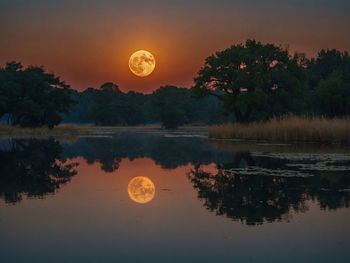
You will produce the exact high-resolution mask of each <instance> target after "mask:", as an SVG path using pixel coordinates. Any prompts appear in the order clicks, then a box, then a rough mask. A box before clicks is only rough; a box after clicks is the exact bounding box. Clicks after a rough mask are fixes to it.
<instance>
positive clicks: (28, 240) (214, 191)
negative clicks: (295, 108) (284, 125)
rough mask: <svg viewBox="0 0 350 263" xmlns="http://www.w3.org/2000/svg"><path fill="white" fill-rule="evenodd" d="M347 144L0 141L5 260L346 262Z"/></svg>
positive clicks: (1, 255)
mask: <svg viewBox="0 0 350 263" xmlns="http://www.w3.org/2000/svg"><path fill="white" fill-rule="evenodd" d="M349 152H350V150H349V147H345V146H336V145H330V146H324V145H323V146H322V145H312V144H308V145H269V144H257V143H242V142H241V143H238V142H227V141H210V140H207V139H205V138H200V137H196V136H184V135H181V134H172V133H169V134H166V133H152V132H149V133H142V132H120V133H117V134H114V135H111V136H101V137H81V138H76V139H74V138H68V139H54V138H51V139H7V138H3V139H1V140H0V236H1V239H0V261H1V262H140V261H141V262H349V261H348V260H349V258H350V249H349V245H350V208H349V205H350V154H349Z"/></svg>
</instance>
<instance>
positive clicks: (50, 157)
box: [0, 133, 350, 225]
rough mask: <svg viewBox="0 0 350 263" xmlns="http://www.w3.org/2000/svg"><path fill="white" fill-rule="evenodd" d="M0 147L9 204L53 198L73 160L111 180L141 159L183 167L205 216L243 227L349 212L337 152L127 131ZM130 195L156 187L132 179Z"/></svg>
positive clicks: (137, 198) (3, 194) (347, 167)
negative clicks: (314, 206) (315, 210)
mask: <svg viewBox="0 0 350 263" xmlns="http://www.w3.org/2000/svg"><path fill="white" fill-rule="evenodd" d="M8 142H10V144H8ZM0 146H1V151H0V198H2V199H4V200H5V201H6V202H9V203H16V202H18V201H20V200H21V199H22V196H23V195H26V196H28V197H39V198H40V197H44V196H45V195H47V194H49V193H54V192H55V191H56V190H57V189H58V188H60V187H61V186H62V185H64V184H66V183H67V182H69V181H70V179H71V178H72V176H74V175H75V174H76V170H75V166H76V165H77V164H75V163H72V162H71V161H67V160H73V159H75V158H77V157H81V158H82V159H84V160H85V161H86V162H87V163H88V164H92V163H95V162H96V163H98V164H99V165H100V169H101V170H102V171H104V172H108V173H111V172H113V174H112V175H113V176H122V175H120V174H119V173H118V168H119V167H120V164H121V163H122V162H123V161H125V160H126V159H128V160H134V159H137V158H145V157H147V158H150V159H152V160H153V161H154V162H155V165H156V166H160V167H161V168H162V169H163V171H167V170H173V169H178V168H179V169H180V167H182V168H185V169H186V171H187V176H188V178H189V181H190V183H191V184H192V186H193V189H195V191H197V192H198V198H199V199H200V200H202V201H203V202H204V206H205V207H206V208H207V209H208V210H210V211H214V212H215V213H216V214H217V215H220V216H226V217H229V218H231V219H234V220H238V221H241V222H242V223H244V224H247V225H257V224H263V223H265V222H275V221H280V220H289V219H290V216H291V215H292V214H293V213H300V212H305V211H307V210H308V206H307V203H308V202H307V201H309V200H315V201H317V202H318V204H319V207H320V208H321V209H328V210H331V209H337V208H341V207H349V202H350V191H349V188H350V174H349V173H350V157H349V155H348V154H346V153H341V152H340V153H338V152H337V151H336V152H333V153H332V152H331V153H314V152H312V151H311V152H310V151H309V152H308V153H300V152H298V149H293V148H292V151H291V152H288V151H287V152H286V151H285V150H283V151H280V149H274V150H273V151H271V152H269V151H266V148H261V147H262V146H253V147H252V146H244V145H243V146H242V145H237V144H235V145H233V147H231V148H229V147H228V145H227V144H225V145H224V147H221V146H220V145H219V144H211V143H210V142H208V141H207V140H203V139H199V138H165V137H163V136H159V135H146V134H128V133H126V134H123V133H121V134H117V135H115V136H114V137H111V138H79V139H77V140H76V141H74V142H70V143H66V142H62V143H59V142H58V141H56V140H54V139H48V140H34V139H32V140H11V141H6V143H4V141H2V142H1V141H0ZM267 149H271V148H267ZM302 152H306V151H305V150H304V149H303V150H302ZM152 165H153V166H155V165H154V164H152ZM213 165H214V168H213ZM208 167H212V168H210V169H208ZM150 168H151V167H150V166H147V167H146V166H145V167H142V169H144V171H145V173H146V174H147V173H150V174H151V171H148V170H147V169H150ZM186 171H184V172H183V176H186ZM100 180H103V178H101V179H100ZM123 185H124V184H123ZM124 191H125V190H124ZM180 194H181V193H180ZM128 195H129V198H130V199H131V200H132V201H134V202H136V203H140V204H145V203H149V202H151V201H152V200H153V199H154V196H155V184H154V183H153V182H152V181H151V180H150V179H149V178H147V177H143V176H141V177H135V178H133V179H131V180H130V182H129V183H128Z"/></svg>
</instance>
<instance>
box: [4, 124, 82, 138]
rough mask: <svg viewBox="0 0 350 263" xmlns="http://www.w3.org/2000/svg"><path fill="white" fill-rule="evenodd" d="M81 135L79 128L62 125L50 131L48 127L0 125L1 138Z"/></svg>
mask: <svg viewBox="0 0 350 263" xmlns="http://www.w3.org/2000/svg"><path fill="white" fill-rule="evenodd" d="M78 134H79V128H78V126H74V125H62V126H58V127H55V128H53V129H49V128H47V127H41V128H20V127H13V126H8V125H0V136H13V137H32V136H34V137H36V136H38V137H40V136H74V135H78Z"/></svg>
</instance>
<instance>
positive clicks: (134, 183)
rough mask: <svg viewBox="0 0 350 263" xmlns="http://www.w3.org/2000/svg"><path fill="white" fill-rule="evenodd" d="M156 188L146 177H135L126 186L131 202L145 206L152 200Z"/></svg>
mask: <svg viewBox="0 0 350 263" xmlns="http://www.w3.org/2000/svg"><path fill="white" fill-rule="evenodd" d="M155 192H156V188H155V186H154V184H153V182H152V181H151V179H149V178H148V177H145V176H137V177H134V178H132V179H131V181H130V182H129V184H128V194H129V197H130V199H131V200H132V201H134V202H136V203H139V204H146V203H148V202H150V201H152V199H153V198H154V195H155Z"/></svg>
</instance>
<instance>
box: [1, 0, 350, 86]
mask: <svg viewBox="0 0 350 263" xmlns="http://www.w3.org/2000/svg"><path fill="white" fill-rule="evenodd" d="M349 14H350V1H349V0H304V1H303V0H284V1H281V0H265V1H262V0H245V1H243V0H177V1H174V0H172V1H170V0H163V1H161V0H147V1H141V0H140V1H136V0H128V1H118V0H99V1H97V0H96V1H92V0H85V1H75V0H69V1H68V0H59V1H52V0H51V1H50V0H8V1H5V0H0V33H1V35H0V63H1V64H2V65H3V64H4V63H5V62H6V61H12V60H16V61H21V62H22V63H23V64H24V65H29V64H34V65H43V66H44V67H45V68H46V69H47V70H49V71H52V72H54V73H55V74H57V75H59V76H61V78H62V79H64V80H66V82H67V83H68V84H70V85H71V86H72V87H73V88H75V89H78V90H83V89H85V88H87V87H99V86H100V84H102V83H103V82H106V81H113V82H115V83H117V84H118V85H119V86H120V88H121V90H123V91H128V90H135V91H141V92H150V91H152V90H154V89H156V88H158V87H159V86H161V85H166V84H172V85H178V86H190V85H192V81H193V78H194V76H195V75H196V73H197V72H198V70H199V68H200V67H201V66H202V65H203V62H204V59H205V58H206V57H207V56H209V55H210V54H212V53H213V52H215V51H218V50H222V49H224V48H226V47H229V46H230V45H232V44H237V43H241V42H244V41H245V40H246V39H247V38H254V39H257V40H259V41H262V42H273V43H277V44H281V45H282V46H287V45H289V47H290V51H291V52H294V51H300V52H305V53H306V54H307V55H308V56H313V55H315V54H316V53H317V51H319V50H320V49H322V48H337V49H340V50H342V51H343V50H348V51H349V50H350V26H349V25H350V15H349ZM139 49H144V50H148V51H150V52H152V53H153V55H154V56H155V59H156V62H157V66H156V69H155V71H154V72H153V73H152V74H151V75H150V76H148V77H145V78H139V77H137V76H135V75H133V74H132V73H131V72H130V70H129V67H128V60H129V57H130V55H131V54H132V53H133V52H134V51H136V50H139Z"/></svg>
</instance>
